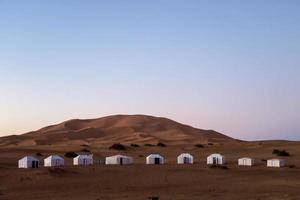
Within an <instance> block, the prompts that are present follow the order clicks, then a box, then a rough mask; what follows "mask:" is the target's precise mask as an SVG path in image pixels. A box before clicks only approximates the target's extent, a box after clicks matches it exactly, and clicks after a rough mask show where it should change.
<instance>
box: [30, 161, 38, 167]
mask: <svg viewBox="0 0 300 200" xmlns="http://www.w3.org/2000/svg"><path fill="white" fill-rule="evenodd" d="M31 168H39V161H36V160H33V161H31Z"/></svg>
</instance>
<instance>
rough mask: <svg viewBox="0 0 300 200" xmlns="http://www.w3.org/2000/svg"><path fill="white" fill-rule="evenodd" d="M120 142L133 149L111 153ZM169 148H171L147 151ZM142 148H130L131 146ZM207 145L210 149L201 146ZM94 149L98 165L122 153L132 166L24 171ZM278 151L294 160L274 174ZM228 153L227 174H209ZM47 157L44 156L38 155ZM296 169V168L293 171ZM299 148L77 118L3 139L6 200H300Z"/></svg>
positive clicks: (0, 178) (127, 120)
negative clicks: (24, 161) (157, 158)
mask: <svg viewBox="0 0 300 200" xmlns="http://www.w3.org/2000/svg"><path fill="white" fill-rule="evenodd" d="M116 142H120V143H122V144H124V145H126V147H127V148H126V150H124V151H117V150H110V149H109V148H108V147H109V146H110V145H111V144H113V143H116ZM157 142H163V143H165V144H166V145H167V147H157V146H153V147H147V146H144V145H145V144H156V143H157ZM132 143H135V144H139V145H140V147H130V144H132ZM198 143H201V144H203V145H204V147H203V148H197V147H195V144H198ZM84 148H85V149H88V150H90V151H91V152H92V153H93V154H94V159H95V160H96V161H102V162H103V160H104V158H105V157H106V156H110V155H115V154H124V155H129V156H132V157H133V158H134V161H135V164H133V165H130V166H105V165H103V164H98V163H96V164H94V165H93V166H89V167H75V166H72V160H71V159H70V158H65V157H64V158H65V161H66V166H64V167H61V168H56V169H53V168H44V167H40V168H39V169H18V168H17V161H18V159H20V158H21V157H23V156H25V155H33V156H35V157H37V158H38V159H40V160H43V159H44V158H45V157H46V156H48V155H51V154H59V155H61V156H64V154H65V153H66V152H67V151H75V152H77V153H84V152H81V151H82V150H83V149H84ZM273 149H285V150H287V151H288V152H289V153H290V154H291V156H289V157H282V158H283V159H285V160H286V165H287V166H286V167H284V168H278V169H275V168H267V167H266V162H265V161H264V160H266V159H269V158H274V157H276V156H274V155H273V154H272V151H273ZM183 152H188V153H191V154H192V155H193V156H194V159H195V164H194V165H177V164H176V158H177V156H178V155H179V154H180V153H183ZM215 152H219V153H222V154H223V155H224V156H225V157H226V160H227V164H226V166H227V167H228V169H219V168H210V167H208V166H207V165H206V157H207V156H208V155H209V154H211V153H215ZM37 153H40V154H42V155H40V156H37V155H36V154H37ZM150 153H159V154H161V155H162V156H164V157H165V158H166V164H165V165H160V166H149V165H145V159H146V158H145V157H146V156H147V155H148V154H150ZM245 156H250V157H253V158H255V159H256V162H257V165H256V166H254V167H238V166H237V159H238V158H240V157H245ZM290 165H294V166H295V167H294V168H290V167H289V166H290ZM299 166H300V142H290V141H256V142H245V141H239V140H235V139H232V138H230V137H227V136H225V135H222V134H219V133H217V132H214V131H205V130H199V129H195V128H192V127H189V126H186V125H182V124H179V123H177V122H174V121H172V120H168V119H165V118H156V117H149V116H141V115H135V116H123V115H122V116H121V115H118V116H110V117H106V118H99V119H95V120H71V121H67V122H63V123H61V124H58V125H54V126H49V127H46V128H43V129H40V130H38V131H35V132H31V133H27V134H24V135H20V136H9V137H3V138H0V199H1V200H18V199H22V200H27V199H30V200H32V199H40V200H46V199H47V200H48V199H50V200H52V199H53V200H60V199H61V200H71V199H72V200H77V199H87V200H90V199H91V200H97V199H99V200H108V199H128V200H141V199H148V198H149V197H159V199H160V200H161V199H163V200H164V199H166V200H171V199H172V200H177V199H178V200H189V199H190V200H196V199H197V200H198V199H228V200H229V199H230V200H232V199H253V200H258V199H261V200H263V199H270V200H271V199H272V200H276V199H295V200H296V199H300V168H299Z"/></svg>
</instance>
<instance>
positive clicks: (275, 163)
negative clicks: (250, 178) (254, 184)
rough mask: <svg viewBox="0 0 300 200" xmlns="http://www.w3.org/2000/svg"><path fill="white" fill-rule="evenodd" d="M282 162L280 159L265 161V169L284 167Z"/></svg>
mask: <svg viewBox="0 0 300 200" xmlns="http://www.w3.org/2000/svg"><path fill="white" fill-rule="evenodd" d="M284 165H285V163H284V160H281V159H270V160H268V161H267V167H284Z"/></svg>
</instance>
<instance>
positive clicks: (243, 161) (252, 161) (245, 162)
mask: <svg viewBox="0 0 300 200" xmlns="http://www.w3.org/2000/svg"><path fill="white" fill-rule="evenodd" d="M238 165H239V166H253V165H255V159H253V158H240V159H239V160H238Z"/></svg>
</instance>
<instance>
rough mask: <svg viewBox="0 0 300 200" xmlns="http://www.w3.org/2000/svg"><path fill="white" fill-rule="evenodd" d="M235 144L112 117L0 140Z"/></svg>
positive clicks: (140, 118) (217, 136)
mask: <svg viewBox="0 0 300 200" xmlns="http://www.w3.org/2000/svg"><path fill="white" fill-rule="evenodd" d="M230 141H231V142H232V141H235V140H234V139H233V138H230V137H228V136H226V135H223V134H221V133H218V132H216V131H213V130H202V129H197V128H194V127H191V126H188V125H185V124H181V123H178V122H175V121H173V120H170V119H167V118H162V117H153V116H146V115H114V116H108V117H102V118H97V119H73V120H68V121H65V122H62V123H60V124H56V125H51V126H47V127H44V128H41V129H39V130H37V131H32V132H29V133H25V134H22V135H13V136H7V137H2V138H0V145H1V146H7V147H14V146H18V147H26V146H31V147H32V146H40V145H54V146H65V145H78V144H79V145H80V144H88V145H91V146H97V145H104V146H107V145H111V144H112V143H123V144H125V145H126V144H132V143H137V144H147V143H149V144H156V143H158V142H163V143H166V144H169V145H178V144H188V143H214V142H216V143H220V142H230Z"/></svg>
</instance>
